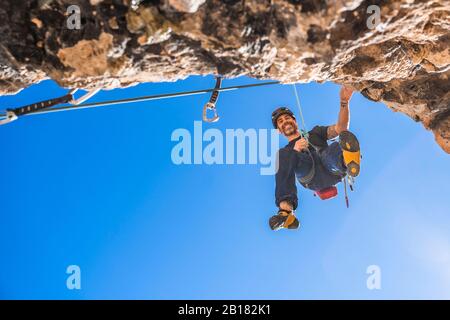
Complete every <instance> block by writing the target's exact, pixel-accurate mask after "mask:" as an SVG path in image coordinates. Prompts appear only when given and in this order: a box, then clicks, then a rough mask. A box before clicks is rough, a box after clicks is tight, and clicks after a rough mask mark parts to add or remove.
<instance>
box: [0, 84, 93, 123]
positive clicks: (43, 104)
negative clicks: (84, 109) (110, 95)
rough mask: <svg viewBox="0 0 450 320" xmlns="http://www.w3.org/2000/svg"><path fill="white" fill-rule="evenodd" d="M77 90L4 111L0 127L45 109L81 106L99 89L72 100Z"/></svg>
mask: <svg viewBox="0 0 450 320" xmlns="http://www.w3.org/2000/svg"><path fill="white" fill-rule="evenodd" d="M77 90H78V89H72V90H70V91H69V93H68V94H66V95H64V96H62V97H59V98H55V99H49V100H44V101H40V102H36V103H32V104H29V105H26V106H23V107H19V108H15V109H6V116H5V118H4V119H2V120H0V125H2V124H7V123H10V122H12V121H14V120H17V119H18V118H19V117H21V116H24V115H27V114H31V113H35V112H39V111H43V110H45V109H49V108H51V107H54V106H56V105H59V104H64V103H70V104H72V105H78V104H81V103H83V102H85V101H86V100H88V99H90V98H91V97H92V96H94V95H95V94H96V93H97V92H98V91H99V90H100V89H95V90H91V91H89V92H88V93H86V94H85V95H83V96H81V97H80V98H78V99H74V94H75V92H76V91H77Z"/></svg>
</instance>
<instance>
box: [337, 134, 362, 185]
mask: <svg viewBox="0 0 450 320" xmlns="http://www.w3.org/2000/svg"><path fill="white" fill-rule="evenodd" d="M339 145H340V146H341V149H342V155H343V158H344V164H345V166H346V167H347V174H348V175H349V176H351V177H357V176H358V175H359V171H360V165H361V151H360V148H359V142H358V139H357V138H356V136H355V135H354V134H353V133H351V132H350V131H343V132H341V133H340V134H339Z"/></svg>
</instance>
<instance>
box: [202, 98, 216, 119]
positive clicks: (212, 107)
mask: <svg viewBox="0 0 450 320" xmlns="http://www.w3.org/2000/svg"><path fill="white" fill-rule="evenodd" d="M208 110H212V111H213V112H214V116H213V117H212V118H208V114H207V113H208ZM219 119H220V117H219V116H218V115H217V109H216V105H215V104H214V103H212V102H208V103H206V104H205V106H204V107H203V121H205V122H210V123H211V122H216V121H218V120H219Z"/></svg>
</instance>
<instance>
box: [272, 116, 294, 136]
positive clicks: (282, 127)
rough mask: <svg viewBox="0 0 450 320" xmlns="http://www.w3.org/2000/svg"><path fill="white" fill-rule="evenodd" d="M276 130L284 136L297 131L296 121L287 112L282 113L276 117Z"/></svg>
mask: <svg viewBox="0 0 450 320" xmlns="http://www.w3.org/2000/svg"><path fill="white" fill-rule="evenodd" d="M277 127H278V130H279V131H280V132H281V133H282V134H283V135H285V136H286V137H288V136H291V135H293V134H295V133H296V132H297V131H298V125H297V121H295V119H294V118H292V117H291V116H290V115H288V114H283V115H281V116H279V117H278V119H277Z"/></svg>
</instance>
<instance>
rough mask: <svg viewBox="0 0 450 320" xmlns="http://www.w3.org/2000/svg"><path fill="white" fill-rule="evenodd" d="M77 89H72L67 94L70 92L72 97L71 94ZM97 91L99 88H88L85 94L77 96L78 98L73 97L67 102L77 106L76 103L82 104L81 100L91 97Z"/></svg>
mask: <svg viewBox="0 0 450 320" xmlns="http://www.w3.org/2000/svg"><path fill="white" fill-rule="evenodd" d="M77 90H78V89H72V90H70V91H69V94H71V95H72V97H73V95H74V94H75V92H77ZM99 91H100V89H93V90H89V91H88V92H87V93H86V94H85V95H83V96H81V97H79V98H78V99H75V98H73V99H72V100H71V101H70V102H69V103H70V104H73V105H75V106H77V105H79V104H82V103H83V102H85V101H87V100H88V99H90V98H92V97H93V96H94V95H96V94H97V93H98V92H99Z"/></svg>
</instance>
